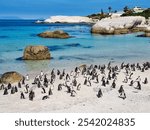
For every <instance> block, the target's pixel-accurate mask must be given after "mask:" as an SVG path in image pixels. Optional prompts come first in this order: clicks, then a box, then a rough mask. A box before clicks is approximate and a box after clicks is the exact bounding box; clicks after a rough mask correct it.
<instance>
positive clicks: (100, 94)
mask: <svg viewBox="0 0 150 130" xmlns="http://www.w3.org/2000/svg"><path fill="white" fill-rule="evenodd" d="M102 96H103V93H102V90H101V89H99V91H98V94H97V97H98V98H100V97H102Z"/></svg>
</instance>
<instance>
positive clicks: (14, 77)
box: [0, 71, 23, 84]
mask: <svg viewBox="0 0 150 130" xmlns="http://www.w3.org/2000/svg"><path fill="white" fill-rule="evenodd" d="M22 79H23V76H22V75H21V74H20V73H18V72H15V71H11V72H6V73H4V74H2V76H1V78H0V82H1V83H4V84H8V83H16V82H20V81H21V80H22Z"/></svg>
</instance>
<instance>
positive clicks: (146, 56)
mask: <svg viewBox="0 0 150 130" xmlns="http://www.w3.org/2000/svg"><path fill="white" fill-rule="evenodd" d="M34 22H35V20H0V73H4V72H7V71H12V70H15V71H18V72H21V73H31V72H34V71H40V70H49V69H52V68H62V69H63V68H72V67H75V66H77V65H81V64H103V63H108V62H109V61H113V62H115V63H120V62H123V61H124V62H144V61H150V38H142V37H136V36H137V35H138V34H140V33H134V34H127V35H115V36H102V35H94V34H91V33H90V29H91V25H88V24H35V23H34ZM47 30H64V31H66V32H68V33H69V34H70V35H71V36H73V37H72V38H69V39H44V38H40V37H38V36H37V34H38V33H41V32H43V31H47ZM27 45H45V46H48V48H49V49H50V52H51V55H52V57H53V59H52V60H50V61H22V60H18V58H20V57H22V56H23V50H24V48H25V47H26V46H27Z"/></svg>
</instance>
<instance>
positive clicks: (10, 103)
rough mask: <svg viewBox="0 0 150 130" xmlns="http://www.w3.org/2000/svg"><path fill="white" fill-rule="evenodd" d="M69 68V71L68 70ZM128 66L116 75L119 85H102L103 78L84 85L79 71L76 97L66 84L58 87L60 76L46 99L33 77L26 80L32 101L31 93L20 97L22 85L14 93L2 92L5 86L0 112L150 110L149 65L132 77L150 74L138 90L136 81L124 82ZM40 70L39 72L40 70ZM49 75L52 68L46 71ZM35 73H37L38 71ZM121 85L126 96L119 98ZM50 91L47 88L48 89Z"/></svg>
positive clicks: (113, 111)
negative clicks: (31, 91) (33, 83)
mask: <svg viewBox="0 0 150 130" xmlns="http://www.w3.org/2000/svg"><path fill="white" fill-rule="evenodd" d="M66 72H67V71H66ZM124 72H125V70H121V72H120V73H119V75H118V76H117V82H116V88H115V89H112V88H111V87H110V86H111V83H112V81H111V82H110V85H107V86H106V87H102V86H101V81H100V83H99V84H96V83H94V82H92V86H91V87H90V86H85V85H83V82H84V78H83V76H82V75H80V76H79V77H78V78H77V81H78V83H79V82H80V83H81V84H82V85H81V89H80V91H78V90H76V89H75V90H76V92H77V94H76V96H75V97H71V96H70V94H69V93H67V92H66V90H67V89H66V87H63V89H62V91H57V86H58V84H59V83H60V82H61V83H62V82H63V81H60V80H59V79H58V77H57V78H56V81H55V83H54V89H53V95H51V96H50V98H49V99H47V100H42V97H43V96H44V95H46V94H42V93H41V91H42V89H41V88H40V89H39V88H36V87H35V88H34V86H35V85H32V82H33V79H32V78H31V76H30V75H29V77H30V81H26V84H29V86H30V87H33V88H34V92H35V98H34V100H33V101H29V99H28V94H26V95H25V97H26V99H22V100H21V99H20V91H24V89H23V87H22V88H21V89H19V92H18V93H16V94H13V95H11V94H10V92H9V95H3V90H0V112H51V113H63V112H67V113H74V112H76V113H81V112H82V113H87V112H89V113H99V112H100V113H103V112H105V113H107V112H109V113H118V112H119V113H127V112H129V113H136V112H138V113H141V112H142V113H144V112H146V113H148V112H150V69H149V70H147V71H145V72H141V71H139V70H136V71H135V72H134V75H133V77H132V79H134V80H135V79H136V78H137V77H138V76H141V81H144V79H145V77H147V78H148V81H149V82H148V84H143V83H142V84H141V85H142V89H141V90H137V89H135V88H134V87H136V85H137V83H135V84H134V86H132V87H131V86H129V82H128V83H123V82H122V81H123V80H124V78H125V74H124ZM39 73H40V72H39ZM46 73H47V74H48V78H49V76H50V72H48V71H47V72H46ZM35 76H36V75H35ZM101 77H102V75H100V77H99V80H101ZM121 85H124V86H123V87H124V90H125V93H126V96H127V98H126V99H125V100H123V99H121V98H119V97H118V96H119V93H118V89H119V88H120V86H121ZM99 88H101V89H102V92H103V96H102V97H101V98H97V96H96V95H97V91H98V89H99ZM46 90H47V92H48V88H47V89H46Z"/></svg>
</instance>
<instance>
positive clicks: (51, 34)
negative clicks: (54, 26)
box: [38, 30, 70, 39]
mask: <svg viewBox="0 0 150 130" xmlns="http://www.w3.org/2000/svg"><path fill="white" fill-rule="evenodd" d="M38 36H39V37H42V38H61V39H66V38H70V36H69V34H68V33H66V32H64V31H62V30H56V31H53V32H50V31H46V32H43V33H40V34H38Z"/></svg>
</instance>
